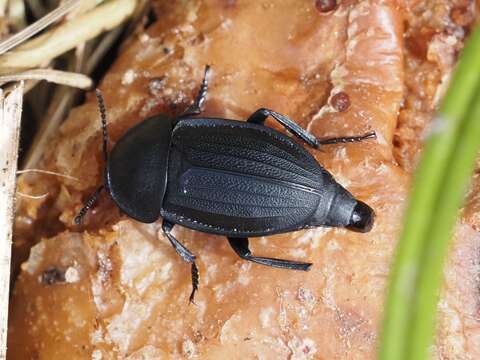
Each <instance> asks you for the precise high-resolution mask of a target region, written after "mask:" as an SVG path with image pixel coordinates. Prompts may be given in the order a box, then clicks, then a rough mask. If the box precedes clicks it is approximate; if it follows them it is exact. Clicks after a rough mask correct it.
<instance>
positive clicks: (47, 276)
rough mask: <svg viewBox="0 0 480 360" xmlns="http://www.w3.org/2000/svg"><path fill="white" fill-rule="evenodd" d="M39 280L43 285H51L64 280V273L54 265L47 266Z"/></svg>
mask: <svg viewBox="0 0 480 360" xmlns="http://www.w3.org/2000/svg"><path fill="white" fill-rule="evenodd" d="M40 281H41V282H42V284H45V285H53V284H56V283H59V282H64V281H65V273H64V272H62V271H60V270H58V269H57V268H55V267H52V268H48V269H47V270H45V271H44V272H43V273H42V275H41V279H40Z"/></svg>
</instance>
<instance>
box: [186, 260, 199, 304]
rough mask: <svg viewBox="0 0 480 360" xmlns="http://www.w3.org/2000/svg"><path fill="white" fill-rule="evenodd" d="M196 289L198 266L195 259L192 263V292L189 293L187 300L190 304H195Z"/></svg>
mask: <svg viewBox="0 0 480 360" xmlns="http://www.w3.org/2000/svg"><path fill="white" fill-rule="evenodd" d="M197 290H198V268H197V264H195V261H194V262H193V263H192V292H191V293H190V297H189V299H188V300H189V302H190V304H193V305H197V304H195V301H194V300H195V292H196V291H197Z"/></svg>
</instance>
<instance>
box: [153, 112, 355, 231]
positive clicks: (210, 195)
mask: <svg viewBox="0 0 480 360" xmlns="http://www.w3.org/2000/svg"><path fill="white" fill-rule="evenodd" d="M162 157H163V156H162ZM337 202H341V204H342V206H341V207H340V208H339V209H338V207H337V209H336V210H335V209H334V208H335V206H333V204H334V203H337ZM355 204H356V200H355V199H354V198H353V197H352V196H351V195H350V193H348V192H347V191H346V190H345V189H343V188H342V187H341V186H340V185H339V184H338V183H336V182H335V180H334V179H333V178H332V176H331V175H330V174H329V173H328V172H327V171H326V170H325V169H324V168H323V167H322V166H321V165H320V164H319V163H318V162H317V161H316V160H315V159H314V158H313V156H312V155H311V154H310V153H309V152H308V151H307V150H305V148H304V147H303V146H301V145H300V144H298V143H297V142H295V141H293V140H292V139H290V138H289V137H288V136H286V135H283V134H282V133H279V132H277V131H275V130H273V129H270V128H268V127H265V126H262V125H256V124H251V123H246V122H242V121H234V120H225V119H214V118H203V119H199V118H194V119H181V120H179V122H178V123H177V124H176V125H175V127H174V129H173V132H172V134H171V142H170V149H169V161H168V176H167V187H166V192H165V196H164V198H163V204H162V208H161V211H160V215H161V216H162V217H163V218H164V219H166V220H168V221H170V222H172V223H176V224H181V225H184V226H186V227H189V228H192V229H195V230H199V231H202V232H209V233H216V234H224V235H235V236H238V237H240V236H263V235H268V234H273V233H282V232H288V231H292V230H296V229H302V228H306V227H313V226H319V225H327V226H328V225H330V226H337V225H339V226H346V225H348V222H349V221H350V217H351V213H352V209H353V207H354V206H355ZM332 209H333V210H334V211H332ZM339 211H340V213H338V212H339ZM342 212H343V213H345V214H343V213H342ZM342 216H343V217H342ZM345 217H346V218H345ZM344 218H345V219H344ZM332 220H333V221H332ZM342 222H343V223H342Z"/></svg>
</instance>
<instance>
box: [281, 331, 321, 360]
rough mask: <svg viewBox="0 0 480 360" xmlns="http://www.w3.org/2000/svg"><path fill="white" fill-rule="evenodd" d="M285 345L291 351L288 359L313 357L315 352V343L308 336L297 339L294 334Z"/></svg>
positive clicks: (304, 359)
mask: <svg viewBox="0 0 480 360" xmlns="http://www.w3.org/2000/svg"><path fill="white" fill-rule="evenodd" d="M287 345H288V348H289V349H290V350H291V352H292V356H291V357H290V359H295V360H307V359H313V358H314V355H315V353H316V352H317V347H316V344H315V342H314V341H313V340H312V339H310V338H305V339H299V338H298V337H296V336H295V337H293V338H292V339H290V340H289V341H288V343H287Z"/></svg>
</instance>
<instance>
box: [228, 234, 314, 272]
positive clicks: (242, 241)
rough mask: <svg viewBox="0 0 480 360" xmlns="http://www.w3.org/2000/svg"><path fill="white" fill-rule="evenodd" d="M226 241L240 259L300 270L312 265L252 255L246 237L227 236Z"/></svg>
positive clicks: (308, 268) (306, 269)
mask: <svg viewBox="0 0 480 360" xmlns="http://www.w3.org/2000/svg"><path fill="white" fill-rule="evenodd" d="M228 242H229V243H230V246H231V247H232V249H233V250H234V251H235V252H236V253H237V255H238V256H240V257H241V258H242V259H245V260H248V261H252V262H254V263H257V264H262V265H266V266H271V267H275V268H280V269H290V270H302V271H308V270H310V268H311V267H312V264H311V263H304V262H298V261H291V260H284V259H275V258H268V257H260V256H253V255H252V253H251V251H250V249H249V248H248V239H247V238H232V237H228Z"/></svg>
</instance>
